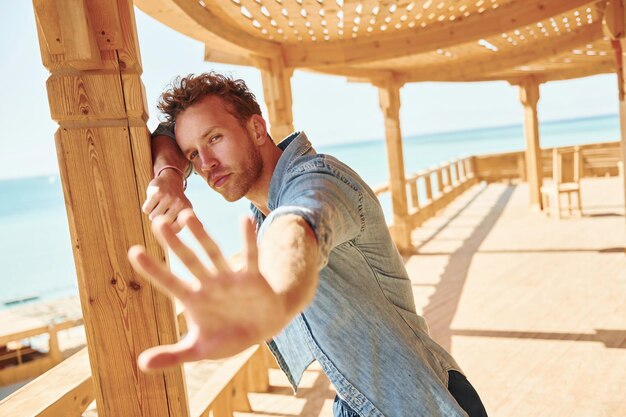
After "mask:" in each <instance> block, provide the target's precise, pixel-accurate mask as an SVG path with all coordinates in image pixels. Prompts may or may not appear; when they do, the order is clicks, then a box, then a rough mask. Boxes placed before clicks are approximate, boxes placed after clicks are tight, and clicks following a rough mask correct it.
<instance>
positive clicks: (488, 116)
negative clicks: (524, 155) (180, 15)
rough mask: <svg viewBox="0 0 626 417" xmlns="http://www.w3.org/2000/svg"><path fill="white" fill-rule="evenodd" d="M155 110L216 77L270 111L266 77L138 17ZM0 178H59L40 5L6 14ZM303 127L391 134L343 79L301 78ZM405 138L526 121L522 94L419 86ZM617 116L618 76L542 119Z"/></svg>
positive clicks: (296, 99)
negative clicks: (185, 86)
mask: <svg viewBox="0 0 626 417" xmlns="http://www.w3.org/2000/svg"><path fill="white" fill-rule="evenodd" d="M135 12H136V20H137V32H138V36H139V43H140V49H141V55H142V60H143V68H144V73H143V75H142V80H143V83H144V85H145V87H146V93H147V100H148V104H149V106H150V120H149V122H148V126H149V127H150V128H154V127H155V126H156V124H157V123H158V118H157V116H158V112H157V110H156V103H157V100H158V97H159V94H160V93H161V91H162V90H163V88H164V87H166V86H167V84H168V83H169V82H170V81H171V80H172V79H173V78H174V77H176V76H177V75H186V74H189V73H201V72H205V71H210V70H217V71H220V72H225V73H229V74H231V75H233V76H234V77H237V78H242V79H244V80H245V81H246V83H247V84H248V85H249V87H250V89H251V90H252V91H253V92H254V93H255V94H256V96H257V99H258V100H259V102H260V104H261V108H262V111H263V112H264V114H265V115H267V112H266V108H265V105H264V102H263V94H262V91H263V90H262V86H261V76H260V73H259V71H258V70H256V69H254V68H249V67H241V66H231V65H221V64H215V63H209V62H204V61H203V57H204V46H203V45H202V44H200V43H199V42H197V41H195V40H193V39H190V38H187V37H186V36H184V35H181V34H179V33H177V32H175V31H173V30H171V29H169V28H168V27H166V26H164V25H162V24H161V23H159V22H157V21H155V20H154V19H152V18H151V17H149V16H147V15H146V14H144V13H143V12H141V11H140V10H138V9H135ZM0 51H1V52H2V56H3V59H2V60H0V77H1V79H2V80H3V85H2V99H1V100H0V115H1V117H2V125H3V134H2V135H1V136H0V149H1V151H0V179H7V178H19V177H30V176H40V175H55V174H58V166H57V160H56V152H55V149H54V138H53V135H54V131H55V130H56V128H57V125H56V123H55V122H54V121H52V120H51V119H50V110H49V107H48V99H47V94H46V89H45V81H46V79H47V77H48V76H49V74H48V72H47V70H46V69H45V68H44V67H43V65H42V63H41V57H40V53H39V44H38V41H37V35H36V26H35V18H34V13H33V10H32V2H30V1H15V2H11V5H10V6H7V7H4V8H3V13H2V14H0ZM291 85H292V94H293V114H294V125H295V128H296V129H298V130H304V131H305V132H306V133H307V136H308V137H309V138H310V139H311V141H312V142H313V144H314V145H330V144H339V143H350V142H358V141H364V140H376V139H378V140H382V139H383V137H384V127H383V119H382V113H381V111H380V108H379V106H378V95H377V91H376V89H375V88H374V87H373V86H371V85H369V84H363V83H349V82H347V81H346V79H345V78H343V77H334V76H328V75H318V74H313V73H310V72H304V71H296V72H295V74H294V76H293V78H292V80H291ZM401 102H402V107H401V111H400V120H401V127H402V131H403V135H404V136H410V135H421V134H427V133H432V132H442V131H457V130H465V129H475V128H481V127H489V126H503V125H512V124H521V123H522V116H523V111H522V106H521V104H520V102H519V99H518V90H517V88H516V87H513V86H510V85H509V84H508V83H506V82H503V81H502V82H489V83H414V84H408V85H406V86H404V87H403V89H402V91H401ZM617 111H618V101H617V81H616V77H615V76H614V75H600V76H594V77H588V78H584V79H578V80H569V81H558V82H551V83H547V84H545V85H542V86H541V99H540V101H539V120H540V121H552V120H562V119H573V118H579V117H588V116H595V115H605V114H615V113H617Z"/></svg>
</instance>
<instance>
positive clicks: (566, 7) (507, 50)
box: [135, 0, 615, 81]
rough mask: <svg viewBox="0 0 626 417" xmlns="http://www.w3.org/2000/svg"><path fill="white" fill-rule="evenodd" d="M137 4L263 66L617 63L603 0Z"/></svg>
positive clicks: (449, 74) (450, 77)
mask: <svg viewBox="0 0 626 417" xmlns="http://www.w3.org/2000/svg"><path fill="white" fill-rule="evenodd" d="M135 3H136V4H137V5H138V6H139V7H140V8H141V9H143V10H144V11H146V12H147V13H149V14H151V15H152V16H153V17H155V18H157V19H158V20H160V21H162V22H163V23H165V24H167V25H169V26H171V27H173V28H174V29H176V30H179V31H180V32H182V33H185V34H187V35H189V36H192V37H194V38H196V39H198V40H200V41H202V42H204V43H205V44H206V50H207V54H206V57H207V59H208V60H215V61H219V62H227V63H234V64H244V65H257V63H258V62H259V60H258V58H278V59H281V60H283V62H284V63H285V64H286V66H287V67H292V68H303V69H310V70H314V71H320V72H324V73H331V74H332V73H334V74H339V75H347V76H352V77H356V78H365V79H368V78H369V79H372V78H377V77H381V76H387V75H390V74H392V75H394V76H396V77H398V78H400V79H402V80H404V81H424V80H442V81H444V80H445V81H466V80H479V79H492V78H493V77H495V76H499V75H501V76H503V77H504V76H506V75H511V74H513V75H515V76H521V75H520V74H525V73H532V74H535V75H537V76H540V75H542V72H545V73H546V74H547V73H548V72H549V73H550V76H551V77H553V76H554V73H555V71H558V70H563V73H564V74H566V73H571V74H576V73H578V72H581V71H582V72H585V71H586V72H589V71H591V72H593V71H592V68H593V66H594V65H596V64H598V65H597V68H598V72H606V71H611V70H612V69H611V68H614V67H615V65H614V61H615V58H614V56H613V55H614V53H613V52H612V50H611V47H610V44H609V42H608V41H606V40H603V34H602V18H603V13H604V10H605V6H606V1H605V0H593V1H590V0H420V1H406V0H400V1H390V0H136V1H135ZM586 45H593V48H591V49H588V48H585V46H586ZM571 51H583V52H582V53H580V54H578V53H575V52H571ZM594 53H597V55H594ZM570 55H571V56H570ZM596 58H597V59H596ZM553 59H557V61H554V60H553ZM558 59H561V61H558ZM538 62H541V63H542V64H541V65H540V64H538ZM557 62H560V64H558V65H557ZM611 62H613V64H611ZM531 64H532V65H531ZM609 67H611V68H609ZM576 68H580V71H578V72H577V71H576ZM586 72H585V73H586ZM544 75H545V74H544Z"/></svg>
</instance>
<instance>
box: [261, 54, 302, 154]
mask: <svg viewBox="0 0 626 417" xmlns="http://www.w3.org/2000/svg"><path fill="white" fill-rule="evenodd" d="M254 62H255V64H256V66H257V67H258V68H259V69H260V70H261V80H262V82H263V97H264V98H265V104H266V105H267V112H268V116H269V117H268V118H269V122H270V130H271V132H272V139H274V142H276V143H279V142H280V141H281V140H283V139H284V138H285V137H287V136H288V135H289V134H291V133H292V132H293V130H294V129H293V114H292V96H291V76H292V75H293V70H292V69H289V68H285V66H284V65H283V62H282V59H268V58H261V57H255V58H254Z"/></svg>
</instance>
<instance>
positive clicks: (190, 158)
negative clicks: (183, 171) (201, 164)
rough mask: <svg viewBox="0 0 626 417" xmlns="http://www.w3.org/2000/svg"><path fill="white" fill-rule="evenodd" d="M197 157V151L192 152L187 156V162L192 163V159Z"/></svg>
mask: <svg viewBox="0 0 626 417" xmlns="http://www.w3.org/2000/svg"><path fill="white" fill-rule="evenodd" d="M197 156H198V151H193V152H192V153H190V154H189V160H190V161H193V160H194V159H196V157H197Z"/></svg>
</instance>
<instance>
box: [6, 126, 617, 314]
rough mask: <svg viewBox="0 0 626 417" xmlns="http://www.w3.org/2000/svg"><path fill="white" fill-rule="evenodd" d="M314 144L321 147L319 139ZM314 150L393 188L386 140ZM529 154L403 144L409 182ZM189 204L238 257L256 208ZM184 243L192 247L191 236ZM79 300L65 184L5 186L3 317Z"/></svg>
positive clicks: (469, 136) (506, 134) (472, 139)
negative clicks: (453, 165)
mask: <svg viewBox="0 0 626 417" xmlns="http://www.w3.org/2000/svg"><path fill="white" fill-rule="evenodd" d="M540 137H541V144H542V146H543V147H553V146H565V145H575V144H583V143H594V142H604V141H615V140H619V119H618V116H617V115H605V116H596V117H589V118H578V119H572V120H561V121H552V122H543V123H541V125H540ZM310 139H311V140H312V142H313V145H314V146H315V138H310ZM315 148H316V150H317V151H318V153H326V154H330V155H333V156H335V157H337V158H339V159H340V160H342V161H343V162H345V163H347V164H348V165H349V166H351V167H352V168H353V169H354V170H355V171H356V172H357V173H358V174H359V175H360V176H361V177H362V178H363V179H364V180H365V181H366V182H367V183H368V184H369V185H370V186H372V187H375V186H378V185H382V184H384V183H386V182H387V181H388V171H387V160H386V153H385V143H384V140H383V139H382V138H381V139H378V140H371V141H366V142H358V143H349V144H339V145H333V146H328V145H325V146H315ZM523 149H524V136H523V128H522V125H512V126H501V127H490V128H482V129H475V130H464V131H454V132H445V133H435V134H427V135H420V136H408V137H405V138H404V161H405V171H406V172H407V174H410V173H414V172H417V171H420V170H422V169H425V168H428V167H431V166H434V165H438V164H440V163H442V162H445V161H448V160H451V159H454V158H461V157H466V156H470V155H480V154H490V153H497V152H507V151H519V150H523ZM188 196H189V198H190V200H191V202H192V204H193V206H194V209H195V211H196V213H197V214H198V217H199V218H200V219H201V220H202V222H203V223H204V224H205V227H206V229H207V230H208V231H209V233H210V234H211V235H212V236H213V238H214V239H215V240H216V241H217V242H218V244H219V245H220V247H221V248H222V251H223V252H224V254H225V255H227V256H232V255H234V254H235V253H237V252H239V251H240V250H241V242H242V231H241V228H240V221H239V220H240V218H241V217H243V216H245V215H246V214H247V212H248V208H249V204H248V203H247V202H245V201H243V200H242V201H239V202H236V203H227V202H226V201H224V200H223V199H222V198H221V197H220V196H219V195H217V194H216V193H214V192H212V191H211V190H210V189H209V187H208V186H207V185H206V183H204V182H203V181H202V180H201V179H200V178H199V177H198V176H192V177H191V178H190V181H189V186H188ZM381 203H382V205H383V209H384V211H385V214H386V215H387V216H389V215H390V213H391V207H390V201H389V197H388V196H387V197H383V198H381ZM183 235H184V234H183ZM184 239H185V240H186V241H190V240H189V239H190V236H189V235H184ZM190 244H192V246H194V247H197V246H196V244H195V243H193V242H192V241H190ZM170 258H171V265H172V269H173V271H174V272H175V273H177V274H179V275H180V276H182V277H183V278H185V279H188V278H189V277H188V276H187V275H186V271H185V269H184V267H183V266H182V265H181V264H180V262H178V261H177V260H176V259H175V257H174V256H171V257H170ZM77 293H78V287H77V284H76V272H75V268H74V261H73V257H72V250H71V246H70V235H69V228H68V224H67V215H66V211H65V205H64V201H63V191H62V188H61V181H60V178H59V176H58V175H52V176H45V177H34V178H20V179H10V180H0V310H1V309H4V308H9V307H11V306H12V305H15V304H14V301H15V300H18V299H29V300H30V301H26V302H36V301H38V300H44V299H52V298H58V297H63V296H68V295H74V294H77Z"/></svg>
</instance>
